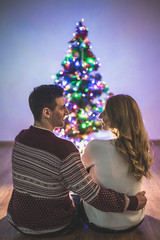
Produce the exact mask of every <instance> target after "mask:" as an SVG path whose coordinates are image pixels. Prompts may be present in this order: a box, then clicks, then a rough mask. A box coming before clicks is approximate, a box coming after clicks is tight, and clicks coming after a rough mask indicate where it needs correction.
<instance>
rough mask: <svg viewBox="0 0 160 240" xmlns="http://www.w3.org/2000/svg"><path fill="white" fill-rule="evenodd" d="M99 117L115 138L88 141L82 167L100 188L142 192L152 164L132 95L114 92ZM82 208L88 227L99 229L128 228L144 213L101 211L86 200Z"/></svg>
mask: <svg viewBox="0 0 160 240" xmlns="http://www.w3.org/2000/svg"><path fill="white" fill-rule="evenodd" d="M99 118H100V119H102V128H103V130H105V131H108V130H111V131H112V133H113V135H114V136H115V138H114V139H111V140H92V141H90V142H89V143H88V145H87V147H86V148H85V150H84V154H83V155H82V161H83V163H84V166H85V168H86V169H88V170H89V172H90V175H91V177H92V178H93V180H94V182H96V183H98V184H99V185H101V186H102V187H106V188H110V189H114V190H115V191H118V192H122V193H125V194H126V195H128V196H130V195H135V194H136V193H137V192H140V191H141V187H142V181H143V176H145V177H146V178H150V177H151V173H150V167H151V165H152V163H153V158H152V156H151V155H150V152H152V150H151V148H150V145H149V139H148V136H147V133H146V130H145V127H144V124H143V120H142V115H141V112H140V110H139V107H138V105H137V103H136V101H135V100H134V99H133V98H132V97H130V96H128V95H122V94H120V95H115V96H112V97H110V98H109V99H108V100H107V101H106V105H105V109H104V111H103V112H102V113H101V114H100V116H99ZM83 207H84V210H85V214H86V218H87V221H88V224H89V226H90V227H91V228H93V229H95V230H97V231H102V232H112V231H124V230H126V229H128V230H131V229H133V228H135V227H137V226H138V225H139V224H140V223H141V222H142V221H143V218H144V215H145V209H142V210H139V211H135V212H133V211H132V212H131V211H124V212H123V213H111V212H109V213H104V212H101V211H99V210H97V209H95V208H94V207H92V206H91V205H89V204H87V203H86V202H83Z"/></svg>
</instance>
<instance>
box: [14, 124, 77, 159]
mask: <svg viewBox="0 0 160 240" xmlns="http://www.w3.org/2000/svg"><path fill="white" fill-rule="evenodd" d="M15 140H16V141H18V142H20V143H22V144H24V145H27V146H29V147H32V148H36V149H40V150H42V151H43V150H44V151H46V152H49V153H51V154H53V155H55V156H57V157H59V158H61V159H63V158H66V157H67V156H68V155H69V154H71V153H74V152H76V153H79V152H78V149H77V148H76V147H75V145H74V144H73V143H72V142H71V141H69V140H67V139H63V138H60V137H58V136H56V135H55V134H54V133H52V132H50V131H47V130H43V129H38V128H33V127H30V128H29V129H25V130H22V131H21V132H20V133H19V134H18V135H17V137H16V139H15Z"/></svg>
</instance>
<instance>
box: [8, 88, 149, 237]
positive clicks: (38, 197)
mask: <svg viewBox="0 0 160 240" xmlns="http://www.w3.org/2000/svg"><path fill="white" fill-rule="evenodd" d="M29 105H30V109H31V111H32V113H33V116H34V125H33V126H31V127H30V128H29V129H26V130H22V131H21V132H20V133H19V134H18V135H17V136H16V138H15V142H14V147H13V152H12V175H13V192H12V196H11V199H10V202H9V205H8V213H7V216H8V220H9V222H10V223H11V224H12V225H13V226H14V227H15V228H17V229H18V230H19V231H20V232H22V233H24V234H28V235H33V236H60V235H64V234H67V233H70V232H72V231H73V230H74V229H75V228H76V227H77V226H78V225H79V215H78V214H77V211H76V208H75V204H74V202H73V199H72V198H71V195H70V194H69V193H70V191H72V192H74V193H75V194H77V195H78V196H79V197H80V198H81V199H82V200H83V202H82V205H81V208H80V209H81V210H82V212H83V214H82V215H83V217H84V219H85V221H86V223H87V224H88V225H89V226H90V227H91V228H93V229H95V230H98V231H99V230H100V231H101V230H102V231H113V230H114V231H123V230H126V229H132V228H133V227H136V226H137V225H138V224H140V223H141V221H142V220H143V218H144V215H145V213H144V206H145V204H146V201H147V199H146V197H145V192H144V191H142V192H141V185H142V180H143V176H145V177H150V176H151V174H150V171H149V169H150V166H151V165H152V162H153V159H152V157H151V156H150V154H149V150H150V146H149V141H148V137H147V134H146V132H145V128H144V125H143V121H142V117H141V113H140V110H139V108H138V106H137V104H136V102H135V101H134V100H133V99H132V98H131V97H129V96H126V95H117V96H112V97H111V98H110V99H109V100H107V103H106V105H105V109H104V111H103V113H101V114H100V118H101V119H102V121H103V129H104V130H108V129H111V130H112V131H113V133H114V134H115V136H116V139H114V140H93V141H91V142H89V144H88V145H87V147H86V149H85V151H84V154H83V156H82V161H83V163H82V161H81V157H80V154H79V151H78V150H77V148H76V147H75V146H74V144H73V143H72V142H71V141H68V140H65V139H61V138H59V137H57V136H56V135H55V134H54V133H53V130H54V129H55V128H56V127H63V125H64V118H65V116H66V115H68V110H67V108H66V106H65V100H64V97H63V89H62V88H61V87H60V86H57V85H42V86H39V87H36V88H34V90H33V91H32V93H31V94H30V96H29ZM83 164H84V165H83ZM84 166H85V167H84ZM85 168H86V169H88V168H89V169H90V171H89V174H88V172H87V170H86V169H85Z"/></svg>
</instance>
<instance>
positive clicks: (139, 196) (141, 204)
mask: <svg viewBox="0 0 160 240" xmlns="http://www.w3.org/2000/svg"><path fill="white" fill-rule="evenodd" d="M145 193H146V192H145V191H142V192H139V193H137V194H136V195H135V197H136V198H137V199H138V206H137V209H136V210H140V209H142V208H144V206H145V205H146V203H147V198H146V197H145V196H144V195H145Z"/></svg>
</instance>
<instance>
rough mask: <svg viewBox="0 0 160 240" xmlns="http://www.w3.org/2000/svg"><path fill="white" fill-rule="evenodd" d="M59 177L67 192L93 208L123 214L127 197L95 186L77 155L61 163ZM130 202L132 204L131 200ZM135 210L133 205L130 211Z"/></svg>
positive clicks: (70, 156) (135, 206)
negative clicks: (76, 195) (70, 192)
mask: <svg viewBox="0 0 160 240" xmlns="http://www.w3.org/2000/svg"><path fill="white" fill-rule="evenodd" d="M60 175H61V178H62V184H63V185H64V186H65V187H66V188H67V189H68V190H70V191H72V192H74V193H76V194H78V195H79V196H80V197H81V198H82V199H83V200H84V201H86V202H87V203H88V204H90V205H92V206H93V207H95V208H97V209H99V210H101V211H104V212H123V211H124V210H125V209H126V205H127V204H128V198H127V196H126V195H125V194H122V193H118V192H115V191H113V190H111V189H105V188H101V187H100V186H98V185H97V184H95V183H94V182H93V181H92V179H91V177H90V176H89V175H88V174H87V171H86V170H85V168H84V166H83V164H82V162H81V159H80V155H79V153H77V152H73V153H70V154H69V155H68V156H67V157H66V158H65V159H64V160H63V161H62V163H61V167H60ZM130 202H131V203H132V198H131V199H130ZM134 203H135V202H134ZM129 206H130V204H129ZM136 208H137V205H136V204H134V206H133V205H132V209H131V210H136ZM128 209H129V208H128Z"/></svg>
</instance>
